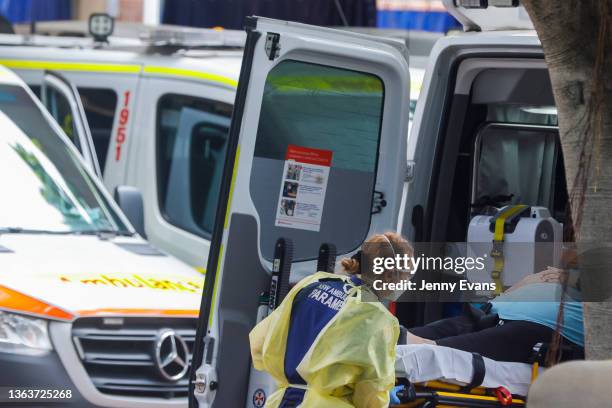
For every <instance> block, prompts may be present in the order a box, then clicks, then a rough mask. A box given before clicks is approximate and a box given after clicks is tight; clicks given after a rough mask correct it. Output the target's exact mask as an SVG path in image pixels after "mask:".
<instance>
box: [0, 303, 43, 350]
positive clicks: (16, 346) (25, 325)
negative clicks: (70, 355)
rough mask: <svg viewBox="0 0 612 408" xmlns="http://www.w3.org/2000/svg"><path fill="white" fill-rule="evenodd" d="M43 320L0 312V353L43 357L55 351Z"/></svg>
mask: <svg viewBox="0 0 612 408" xmlns="http://www.w3.org/2000/svg"><path fill="white" fill-rule="evenodd" d="M47 327H48V323H47V321H46V320H43V319H36V318H33V317H27V316H21V315H18V314H15V313H8V312H2V311H0V352H4V353H13V354H27V355H41V354H45V353H47V352H49V351H50V350H52V349H53V347H52V346H51V340H50V339H49V331H48V329H47Z"/></svg>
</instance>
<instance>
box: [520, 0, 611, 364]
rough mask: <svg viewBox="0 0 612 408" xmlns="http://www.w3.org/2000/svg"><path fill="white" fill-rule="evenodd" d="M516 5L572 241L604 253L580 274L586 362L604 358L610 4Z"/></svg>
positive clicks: (593, 0)
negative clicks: (541, 80) (532, 33)
mask: <svg viewBox="0 0 612 408" xmlns="http://www.w3.org/2000/svg"><path fill="white" fill-rule="evenodd" d="M522 4H523V5H524V6H525V8H526V9H527V12H528V13H529V15H530V17H531V20H532V21H533V23H534V25H535V28H536V31H537V33H538V36H539V38H540V41H541V42H542V47H543V49H544V55H545V58H546V62H547V64H548V68H549V71H550V78H551V82H552V87H553V91H554V96H555V102H556V104H557V109H558V115H559V131H560V135H561V145H562V149H563V155H564V161H565V171H566V179H567V187H568V192H569V194H570V207H571V215H572V220H573V223H574V225H573V227H574V233H575V238H576V241H577V242H578V243H579V248H580V247H581V245H582V244H587V245H591V244H593V243H598V244H599V246H600V247H603V248H604V249H603V250H602V249H601V248H600V250H598V251H595V252H591V255H586V256H587V257H588V259H587V261H588V263H589V265H588V266H587V267H586V269H587V270H586V271H585V270H584V268H583V267H582V266H581V269H582V271H583V277H582V281H583V285H582V291H583V293H584V296H585V299H586V300H593V299H597V300H598V301H597V302H588V303H585V307H584V325H585V343H586V344H585V346H586V354H587V358H589V359H609V358H612V290H610V288H612V269H608V268H605V267H603V265H606V264H607V265H610V264H611V263H612V262H611V261H612V257H611V255H610V252H611V251H612V250H611V249H610V248H609V246H610V243H612V222H611V220H612V69H611V67H612V65H610V63H611V62H612V61H611V56H610V54H611V53H610V51H611V50H612V27H611V24H612V21H611V20H612V18H611V12H612V0H562V1H559V0H522ZM606 244H608V248H607V249H606ZM594 253H595V255H593V254H594ZM581 262H582V260H581ZM592 268H594V270H591V269H592Z"/></svg>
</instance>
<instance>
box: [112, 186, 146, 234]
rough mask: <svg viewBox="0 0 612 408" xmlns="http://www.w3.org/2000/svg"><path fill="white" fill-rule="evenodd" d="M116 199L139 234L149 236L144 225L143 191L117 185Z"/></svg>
mask: <svg viewBox="0 0 612 408" xmlns="http://www.w3.org/2000/svg"><path fill="white" fill-rule="evenodd" d="M114 198H115V201H116V202H117V204H119V207H120V208H121V210H122V211H123V213H124V214H125V215H126V217H127V219H128V221H130V224H132V226H133V227H134V229H135V230H136V232H137V233H138V235H140V236H141V237H143V238H145V239H146V238H147V233H146V232H145V225H144V206H143V204H142V193H141V192H140V190H139V189H137V188H136V187H131V186H117V188H115V197H114Z"/></svg>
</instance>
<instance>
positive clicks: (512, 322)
mask: <svg viewBox="0 0 612 408" xmlns="http://www.w3.org/2000/svg"><path fill="white" fill-rule="evenodd" d="M562 276H563V273H562V271H561V270H560V269H557V268H552V267H549V268H548V269H546V270H544V271H542V272H539V273H536V274H531V275H527V276H526V277H525V278H523V279H522V280H521V281H519V282H518V283H516V284H515V285H514V286H512V287H510V288H509V289H508V290H507V291H506V292H504V293H503V294H502V295H500V296H498V297H497V298H495V299H493V301H491V303H490V305H491V312H490V313H491V317H493V318H494V320H491V319H489V321H492V323H493V324H490V325H487V326H486V327H479V326H480V325H479V324H478V323H479V322H478V321H477V320H475V319H474V318H473V317H472V316H470V315H469V314H465V315H461V316H456V317H451V318H447V319H442V320H438V321H435V322H432V323H430V324H428V325H426V326H423V327H417V328H411V329H408V333H407V343H408V344H415V343H426V344H437V345H440V346H446V347H451V348H455V349H459V350H464V351H469V352H473V353H478V354H481V355H482V356H483V357H488V358H490V359H493V360H497V361H514V362H522V363H528V362H529V361H530V358H531V356H532V349H533V346H534V345H535V344H537V343H550V342H551V341H552V339H553V335H554V333H555V330H556V329H557V317H558V314H559V308H560V305H561V302H559V301H558V300H556V301H555V299H556V298H557V294H558V293H559V290H560V289H561V286H562V284H561V279H562V278H561V277H562ZM548 295H550V296H548ZM548 298H549V299H550V300H548V301H547V300H546V299H548ZM533 299H538V300H539V301H533ZM562 318H563V321H562V322H561V324H560V333H561V336H562V341H563V343H562V344H563V345H564V346H569V347H570V348H571V349H572V350H575V351H576V355H574V356H572V358H581V357H582V354H583V353H584V349H583V348H584V328H583V325H582V302H579V301H575V300H572V299H569V300H566V301H565V302H563V316H562Z"/></svg>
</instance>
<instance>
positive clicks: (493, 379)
mask: <svg viewBox="0 0 612 408" xmlns="http://www.w3.org/2000/svg"><path fill="white" fill-rule="evenodd" d="M484 362H485V367H486V374H485V378H484V381H483V383H482V386H484V387H487V388H497V387H499V386H504V387H506V388H507V389H508V391H510V392H511V393H512V394H513V395H522V396H526V395H527V390H528V389H529V385H530V384H531V365H529V364H524V363H509V362H499V361H494V360H491V359H489V358H484ZM472 371H473V368H472V354H471V353H468V352H465V351H461V350H456V349H452V348H449V347H442V346H434V345H430V344H406V345H399V346H397V357H396V360H395V372H396V375H397V376H398V377H403V378H407V379H408V380H409V381H410V382H412V383H420V382H425V381H433V380H439V381H444V382H450V383H454V384H460V385H465V384H469V382H470V381H471V379H472Z"/></svg>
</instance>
